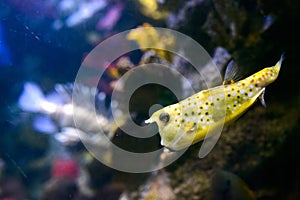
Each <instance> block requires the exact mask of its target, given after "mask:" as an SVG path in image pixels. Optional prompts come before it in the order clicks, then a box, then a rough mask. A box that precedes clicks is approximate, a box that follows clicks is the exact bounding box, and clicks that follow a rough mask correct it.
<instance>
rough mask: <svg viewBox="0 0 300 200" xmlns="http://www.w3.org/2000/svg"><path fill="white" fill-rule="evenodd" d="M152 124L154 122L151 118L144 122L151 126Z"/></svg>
mask: <svg viewBox="0 0 300 200" xmlns="http://www.w3.org/2000/svg"><path fill="white" fill-rule="evenodd" d="M153 122H154V120H153V119H152V118H149V119H147V120H145V123H146V124H151V123H153Z"/></svg>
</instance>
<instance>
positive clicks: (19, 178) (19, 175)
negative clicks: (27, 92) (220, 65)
mask: <svg viewBox="0 0 300 200" xmlns="http://www.w3.org/2000/svg"><path fill="white" fill-rule="evenodd" d="M95 1H96V0H95ZM61 2H65V3H66V4H67V3H70V5H69V4H68V5H69V6H70V7H67V8H65V9H66V10H62V8H61V7H62V4H61ZM90 2H91V1H88V0H81V1H75V0H69V1H50V0H47V1H42V0H37V1H35V0H28V1H19V0H4V1H1V2H0V19H1V21H0V89H1V90H0V91H1V96H0V119H1V120H0V126H1V133H0V199H9V200H12V199H15V200H18V199H41V198H42V197H43V198H44V199H118V198H119V196H120V194H121V193H122V192H124V191H130V190H134V191H136V193H133V194H131V193H130V192H129V199H135V198H138V197H141V196H142V195H141V193H142V191H143V190H142V189H138V187H139V186H140V185H147V184H149V183H145V182H146V180H148V179H147V178H148V177H149V176H150V177H151V174H134V175H132V174H128V173H122V172H117V171H115V170H111V169H110V168H108V167H106V166H104V165H103V164H101V163H100V162H98V161H96V160H93V161H90V162H88V164H84V167H83V168H84V171H85V172H86V173H87V174H89V175H91V178H90V181H89V183H88V184H86V185H85V186H86V187H85V189H84V191H83V192H82V191H81V189H79V188H80V187H81V186H79V184H78V182H76V180H75V178H74V177H77V176H79V175H78V172H77V171H76V170H79V164H78V163H80V162H81V161H82V160H84V159H88V158H86V157H88V156H87V154H85V153H83V152H84V151H85V148H84V146H83V145H82V144H81V143H79V144H77V145H74V146H71V147H67V151H68V153H69V154H71V155H72V156H74V155H75V156H74V157H76V159H74V160H75V161H74V160H72V161H70V162H63V164H62V167H61V168H60V166H58V167H57V166H56V165H55V164H54V163H55V160H56V159H57V158H59V157H62V156H61V155H60V153H57V151H54V150H53V148H55V147H53V144H52V142H53V140H54V139H53V134H44V133H41V132H40V131H37V130H35V129H34V127H33V121H34V118H35V117H36V115H37V114H36V113H30V112H26V111H24V110H22V109H20V107H19V106H18V99H19V97H20V94H21V93H22V91H23V87H24V84H25V83H26V82H34V83H36V84H37V85H39V86H40V87H41V88H42V90H43V92H45V93H49V92H52V91H53V90H54V87H55V84H58V83H61V84H67V83H72V82H74V80H75V77H76V74H77V72H78V69H79V67H80V66H81V63H82V61H83V60H84V58H85V56H86V55H87V54H88V53H89V52H90V51H91V50H92V49H93V48H94V47H95V46H96V45H97V44H98V43H100V42H102V41H104V40H105V39H106V38H109V37H110V36H112V35H114V34H117V33H119V32H121V31H125V30H128V29H132V28H136V27H137V26H139V25H142V24H143V23H149V24H151V25H152V26H157V27H164V28H171V29H174V30H177V31H179V32H181V33H183V34H186V35H188V36H190V37H191V38H193V39H194V40H196V41H197V42H199V43H200V44H201V45H202V46H203V47H204V48H205V49H206V50H207V51H208V53H209V54H210V55H211V56H213V54H214V51H215V49H216V48H217V47H219V46H221V47H223V48H224V49H225V50H227V51H228V52H229V54H230V56H231V58H233V59H234V60H235V61H236V63H237V64H238V65H240V66H243V68H245V69H247V70H248V71H252V72H253V71H257V70H259V69H262V68H264V67H266V66H271V65H274V63H275V62H277V60H278V59H279V57H280V55H281V53H282V52H285V54H286V59H285V61H284V63H283V66H282V70H281V72H280V76H279V78H278V79H277V80H276V81H275V82H274V83H273V84H272V85H270V86H269V87H268V88H267V92H266V95H265V99H266V102H267V105H268V103H269V102H270V104H271V106H270V107H269V108H268V107H267V109H268V110H267V111H266V114H265V115H264V119H266V121H267V122H266V123H268V122H270V123H273V122H274V121H275V122H278V123H280V120H277V119H283V120H286V121H283V123H285V122H291V121H293V120H295V121H297V123H296V124H295V123H291V125H290V126H288V127H283V128H282V125H281V124H272V125H273V126H272V125H271V124H270V123H269V124H267V125H266V126H268V127H269V126H270V127H271V128H268V131H270V132H273V129H274V132H276V131H278V129H280V131H279V132H280V133H282V134H280V135H278V137H277V138H280V139H278V141H277V140H274V141H273V140H272V142H270V144H268V145H269V146H264V145H263V147H261V146H260V148H266V149H268V148H269V149H270V151H269V150H266V152H267V153H270V152H272V153H270V155H268V156H265V157H264V158H262V159H254V158H253V159H254V160H255V161H257V160H258V162H259V164H257V165H256V166H255V167H253V168H251V167H250V166H248V165H247V164H245V163H246V162H245V160H242V159H241V160H239V158H235V157H234V158H231V159H229V160H227V162H226V163H227V164H226V165H218V167H216V168H225V170H230V169H232V170H233V172H235V173H237V174H239V175H242V176H243V177H242V178H245V179H246V180H247V181H248V183H249V184H250V187H251V189H253V190H254V192H256V196H257V199H282V198H284V197H283V196H284V194H286V196H285V197H286V199H298V198H300V197H299V187H300V184H299V183H300V182H299V180H300V179H299V172H298V171H297V170H298V167H299V164H298V163H297V160H298V158H299V152H300V151H299V147H298V146H299V145H297V142H299V136H298V135H297V133H299V111H300V110H299V102H300V97H299V94H300V88H299V86H300V82H299V72H300V70H299V66H298V65H299V52H300V48H299V47H300V37H299V35H300V27H299V22H300V20H299V19H300V16H299V14H298V13H299V11H300V5H299V2H298V1H293V0H288V1H276V2H274V3H270V2H269V1H263V0H261V1H228V2H227V1H222V0H220V1H214V0H213V1H210V0H204V1H197V0H190V1H182V0H181V1H178V2H176V3H175V2H173V1H170V0H166V1H160V2H161V3H159V4H158V6H159V9H158V11H160V12H166V13H168V14H167V17H165V18H161V19H157V18H155V17H153V16H152V15H147V14H146V13H145V12H144V11H143V8H142V6H141V4H139V3H138V1H129V0H115V1H107V2H106V1H101V0H98V2H100V3H101V2H102V3H103V2H104V3H105V4H106V6H105V7H103V8H99V9H98V10H96V11H95V12H93V13H92V14H91V16H90V17H88V18H86V19H82V21H81V22H80V23H78V24H76V25H72V26H68V25H67V19H68V18H70V17H71V16H72V14H74V13H76V11H78V10H79V9H80V6H86V5H87V4H88V3H90ZM96 2H97V1H96ZM153 2H156V1H153ZM100 3H99V4H100ZM94 7H95V6H94ZM87 9H90V11H91V10H92V8H91V7H88V8H87ZM114 9H115V10H116V11H115V12H114ZM118 9H119V10H118ZM148 9H149V8H148ZM91 12H92V11H91ZM109 12H112V13H113V12H114V13H115V15H117V14H116V13H120V14H119V15H117V16H109V17H106V16H107V14H108V13H109ZM81 15H82V14H81ZM112 15H113V14H112ZM79 16H80V15H79ZM105 17H106V18H105ZM114 17H115V18H116V20H114V19H113V18H114ZM267 17H270V18H267ZM101 19H106V20H107V21H109V22H108V23H109V24H113V26H112V27H106V28H103V27H102V28H101V27H100V28H99V25H97V24H99V23H100V21H101ZM102 26H104V25H102ZM232 27H234V29H233V28H232ZM143 55H144V51H143V50H138V51H136V52H132V53H131V54H130V53H128V55H127V56H129V59H130V60H131V62H132V63H133V65H137V64H138V63H139V62H140V59H141V57H142V56H143ZM163 59H164V60H168V59H166V58H163ZM220 59H221V58H220ZM112 68H113V69H115V68H114V66H113V67H112ZM125 71H126V70H125ZM183 71H184V70H183ZM119 72H120V69H119ZM118 78H119V77H117V78H116V77H113V76H112V75H111V74H109V72H107V74H106V77H103V82H101V83H99V84H98V88H99V90H100V91H102V92H104V93H105V94H106V95H107V96H106V100H105V101H106V104H105V105H106V108H107V109H108V110H109V109H110V108H109V104H110V95H111V88H110V84H111V83H112V82H113V81H114V80H116V79H118ZM191 81H193V80H191ZM138 92H140V93H138ZM138 92H137V93H136V94H135V95H136V96H134V97H133V99H131V103H132V102H133V103H132V105H131V108H130V110H131V111H132V113H131V114H132V116H131V117H132V118H134V121H135V122H136V123H139V124H142V123H143V121H144V120H145V119H146V118H147V117H148V114H149V113H148V108H149V105H150V104H152V103H153V102H154V103H156V102H157V103H161V104H163V105H168V104H171V103H174V101H176V98H175V97H174V95H173V94H170V92H169V91H168V90H164V89H162V88H161V87H157V86H153V88H150V89H149V86H147V87H145V88H144V90H143V89H141V90H140V91H138ZM149 94H151V95H149ZM134 98H136V99H134ZM143 99H145V100H143ZM145 104H146V106H145ZM277 105H280V106H277ZM145 108H146V109H145ZM295 111H298V112H295ZM253 112H259V111H257V110H255V109H254V111H253ZM291 112H295V113H296V114H291V115H287V114H289V113H291ZM251 116H252V115H251ZM254 116H255V114H254ZM284 116H287V117H286V118H285V117H284ZM249 120H250V119H249ZM272 120H273V121H272ZM276 120H277V121H276ZM256 123H258V124H256V125H255V126H260V124H259V122H256ZM249 124H252V123H249ZM240 126H241V127H242V128H244V127H243V126H244V124H241V125H240ZM276 126H278V127H277V128H278V129H276ZM60 128H63V127H60ZM253 128H255V127H246V130H248V129H249V132H253V131H252V130H253ZM238 130H239V129H238ZM276 133H277V132H276ZM124 135H126V134H125V133H123V132H120V131H119V132H117V136H119V137H116V138H114V142H115V143H116V144H120V146H122V145H124V144H125V146H126V144H129V146H130V147H125V148H129V149H131V148H132V147H137V148H140V149H138V150H137V151H141V152H143V151H146V152H147V151H150V150H152V149H153V148H158V147H160V145H159V143H160V138H159V137H158V135H156V136H155V137H153V138H151V139H150V140H148V141H144V140H140V139H137V140H134V139H132V138H131V137H126V136H124ZM266 137H267V136H266ZM272 138H273V139H274V138H276V136H272ZM296 141H297V142H296ZM256 142H259V140H257V141H256V140H253V143H256ZM135 143H138V145H136V144H135ZM266 145H267V144H266ZM251 147H253V146H251ZM273 147H274V148H273ZM253 148H254V147H253ZM255 151H256V150H253V152H252V149H250V150H249V153H250V154H251V155H253V154H255ZM52 152H56V153H53V154H51V153H52ZM193 152H197V150H196V151H193V150H191V151H188V152H187V153H186V154H187V155H186V154H184V156H186V157H185V158H182V160H183V161H181V160H180V161H179V162H178V163H175V164H174V165H173V166H172V165H171V167H170V168H169V169H167V173H169V176H170V179H171V183H170V187H171V188H172V189H173V190H174V188H177V193H176V195H177V196H176V195H175V194H174V195H175V199H190V198H189V197H190V196H193V198H194V199H208V198H207V196H205V195H207V193H205V192H204V193H199V192H198V191H197V190H196V189H195V190H194V191H189V192H190V196H189V195H187V194H186V193H184V192H182V190H184V189H182V188H181V189H180V187H179V185H180V183H179V182H180V181H179V180H182V182H183V184H187V185H188V184H189V183H188V182H187V177H188V175H186V174H190V176H191V177H192V176H194V175H193V172H192V171H190V170H192V169H193V167H195V166H192V165H193V164H191V163H193V162H191V160H193V159H195V160H198V158H197V156H194V157H193V155H194V154H193ZM49 155H51V156H49ZM218 156H219V155H217V154H216V157H218ZM250 157H251V156H250ZM89 159H91V160H92V158H89ZM57 162H59V161H57ZM196 162H199V163H200V164H199V165H202V163H201V162H200V161H196ZM236 163H240V165H243V164H245V168H242V167H241V168H234V167H233V166H236V165H235V164H236ZM210 164H211V163H209V162H208V163H206V165H207V169H208V168H210V167H211V166H210ZM53 166H56V168H57V170H58V171H60V169H63V168H64V169H66V170H65V171H64V170H61V171H62V172H61V173H62V174H64V173H65V174H66V175H67V176H69V177H68V178H66V179H65V180H57V179H56V178H57V177H56V176H60V175H57V174H56V173H54V172H53V168H55V167H53ZM182 166H185V167H187V169H189V170H188V172H184V173H179V174H178V172H182V171H181V170H182V169H181V167H182ZM273 166H274V168H273ZM189 167H190V168H189ZM281 168H282V169H281ZM212 169H213V170H214V167H212ZM207 171H209V170H207ZM207 171H204V172H207ZM270 171H271V172H272V173H274V177H275V178H274V177H272V175H271V172H270ZM57 173H58V174H60V172H57ZM208 173H209V172H208ZM251 173H252V174H251ZM285 174H286V176H285ZM62 177H63V176H62ZM253 177H254V178H253ZM277 177H278V179H277ZM206 178H207V177H206ZM255 178H257V179H264V180H262V181H257V179H255ZM247 181H246V182H247ZM282 182H290V184H288V185H285V184H282ZM155 183H156V182H155ZM155 183H153V184H155ZM149 185H151V184H149ZM207 187H208V186H207ZM207 187H206V189H207ZM183 188H185V187H183ZM204 188H205V187H204ZM60 190H61V191H60ZM90 191H92V192H90ZM205 191H208V189H207V190H205ZM45 196H46V197H45ZM208 197H210V195H208ZM145 199H146V197H145ZM165 199H172V198H171V197H170V198H168V197H166V198H165Z"/></svg>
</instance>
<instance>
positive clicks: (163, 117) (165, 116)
mask: <svg viewBox="0 0 300 200" xmlns="http://www.w3.org/2000/svg"><path fill="white" fill-rule="evenodd" d="M159 120H160V121H162V122H164V123H167V122H168V121H169V120H170V115H169V114H168V113H165V112H163V113H161V114H160V115H159Z"/></svg>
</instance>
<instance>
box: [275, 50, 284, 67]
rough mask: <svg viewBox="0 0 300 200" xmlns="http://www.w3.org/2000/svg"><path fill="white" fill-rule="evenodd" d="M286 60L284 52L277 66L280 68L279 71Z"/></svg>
mask: <svg viewBox="0 0 300 200" xmlns="http://www.w3.org/2000/svg"><path fill="white" fill-rule="evenodd" d="M284 59H285V53H284V52H283V53H282V54H281V56H280V60H279V61H278V62H277V63H276V65H275V67H278V71H279V70H280V68H281V65H282V62H283V60H284Z"/></svg>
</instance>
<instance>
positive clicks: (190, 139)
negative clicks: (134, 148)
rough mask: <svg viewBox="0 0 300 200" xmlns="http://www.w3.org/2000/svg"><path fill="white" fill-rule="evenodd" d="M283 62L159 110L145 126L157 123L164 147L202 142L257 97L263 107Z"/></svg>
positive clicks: (236, 116) (239, 114) (234, 117)
mask: <svg viewBox="0 0 300 200" xmlns="http://www.w3.org/2000/svg"><path fill="white" fill-rule="evenodd" d="M281 63H282V58H281V59H280V61H279V62H278V63H277V64H276V65H275V66H273V67H268V68H264V69H262V70H261V71H259V72H257V73H255V74H253V75H251V76H249V77H247V78H245V79H243V80H240V81H238V82H236V83H232V84H228V85H221V86H218V87H215V88H211V89H207V90H203V91H200V92H199V93H196V94H194V95H192V96H190V97H189V98H187V99H184V100H182V101H180V102H178V103H176V104H173V105H170V106H167V107H164V108H162V109H160V110H158V111H156V112H155V113H153V115H152V116H151V117H150V118H149V119H148V120H146V123H152V122H156V123H157V125H158V128H159V133H160V136H161V144H162V145H163V146H165V147H167V148H169V149H171V150H176V151H177V150H181V149H184V148H186V147H188V146H190V145H191V144H194V143H196V142H199V141H201V140H203V139H204V138H205V136H206V134H207V133H208V131H210V132H211V131H212V132H213V130H214V129H217V127H219V126H220V125H221V124H222V125H223V123H224V125H226V124H228V123H229V122H231V121H233V120H235V119H237V118H238V117H239V116H241V114H243V113H244V112H245V111H246V110H247V109H248V108H249V107H250V106H251V105H252V104H253V103H254V102H255V101H256V100H257V98H258V97H261V100H262V103H263V104H264V100H263V94H264V90H265V87H266V86H267V85H269V84H270V83H272V82H273V81H275V80H276V78H277V76H278V74H279V70H280V67H281Z"/></svg>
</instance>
